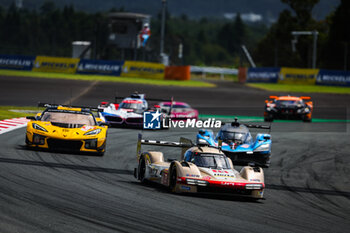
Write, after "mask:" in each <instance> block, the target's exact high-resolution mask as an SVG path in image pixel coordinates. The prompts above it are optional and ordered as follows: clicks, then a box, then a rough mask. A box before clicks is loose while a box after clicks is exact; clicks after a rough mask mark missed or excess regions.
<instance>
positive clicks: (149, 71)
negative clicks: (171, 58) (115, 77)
mask: <svg viewBox="0 0 350 233" xmlns="http://www.w3.org/2000/svg"><path fill="white" fill-rule="evenodd" d="M164 70H165V66H164V65H163V64H160V63H152V62H141V61H125V62H124V65H123V69H122V73H121V76H122V77H141V78H152V79H164Z"/></svg>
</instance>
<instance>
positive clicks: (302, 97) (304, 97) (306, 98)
mask: <svg viewBox="0 0 350 233" xmlns="http://www.w3.org/2000/svg"><path fill="white" fill-rule="evenodd" d="M299 98H300V99H302V100H311V97H310V96H300V97H299Z"/></svg>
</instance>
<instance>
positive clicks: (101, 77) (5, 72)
mask: <svg viewBox="0 0 350 233" xmlns="http://www.w3.org/2000/svg"><path fill="white" fill-rule="evenodd" d="M0 75H1V76H22V77H32V78H54V79H73V80H85V81H103V82H122V83H135V84H148V85H157V86H181V87H215V84H212V83H207V82H202V81H197V80H189V81H177V80H157V79H147V78H137V77H118V76H106V75H83V74H64V73H45V72H32V71H17V70H0ZM0 78H1V77H0Z"/></svg>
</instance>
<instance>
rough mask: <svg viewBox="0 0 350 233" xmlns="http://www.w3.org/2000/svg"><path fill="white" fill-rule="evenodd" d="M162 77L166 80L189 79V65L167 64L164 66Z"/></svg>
mask: <svg viewBox="0 0 350 233" xmlns="http://www.w3.org/2000/svg"><path fill="white" fill-rule="evenodd" d="M164 79H167V80H190V79H191V67H190V66H167V67H165V75H164Z"/></svg>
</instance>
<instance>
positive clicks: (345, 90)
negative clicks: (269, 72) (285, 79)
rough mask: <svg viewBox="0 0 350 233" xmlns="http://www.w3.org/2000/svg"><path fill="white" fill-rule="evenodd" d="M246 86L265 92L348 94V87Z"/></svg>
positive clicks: (349, 90) (270, 84) (249, 84)
mask: <svg viewBox="0 0 350 233" xmlns="http://www.w3.org/2000/svg"><path fill="white" fill-rule="evenodd" d="M246 85H247V86H250V87H255V88H259V89H263V90H267V91H282V92H302V93H333V94H350V87H336V86H319V85H288V84H276V83H248V84H246Z"/></svg>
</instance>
